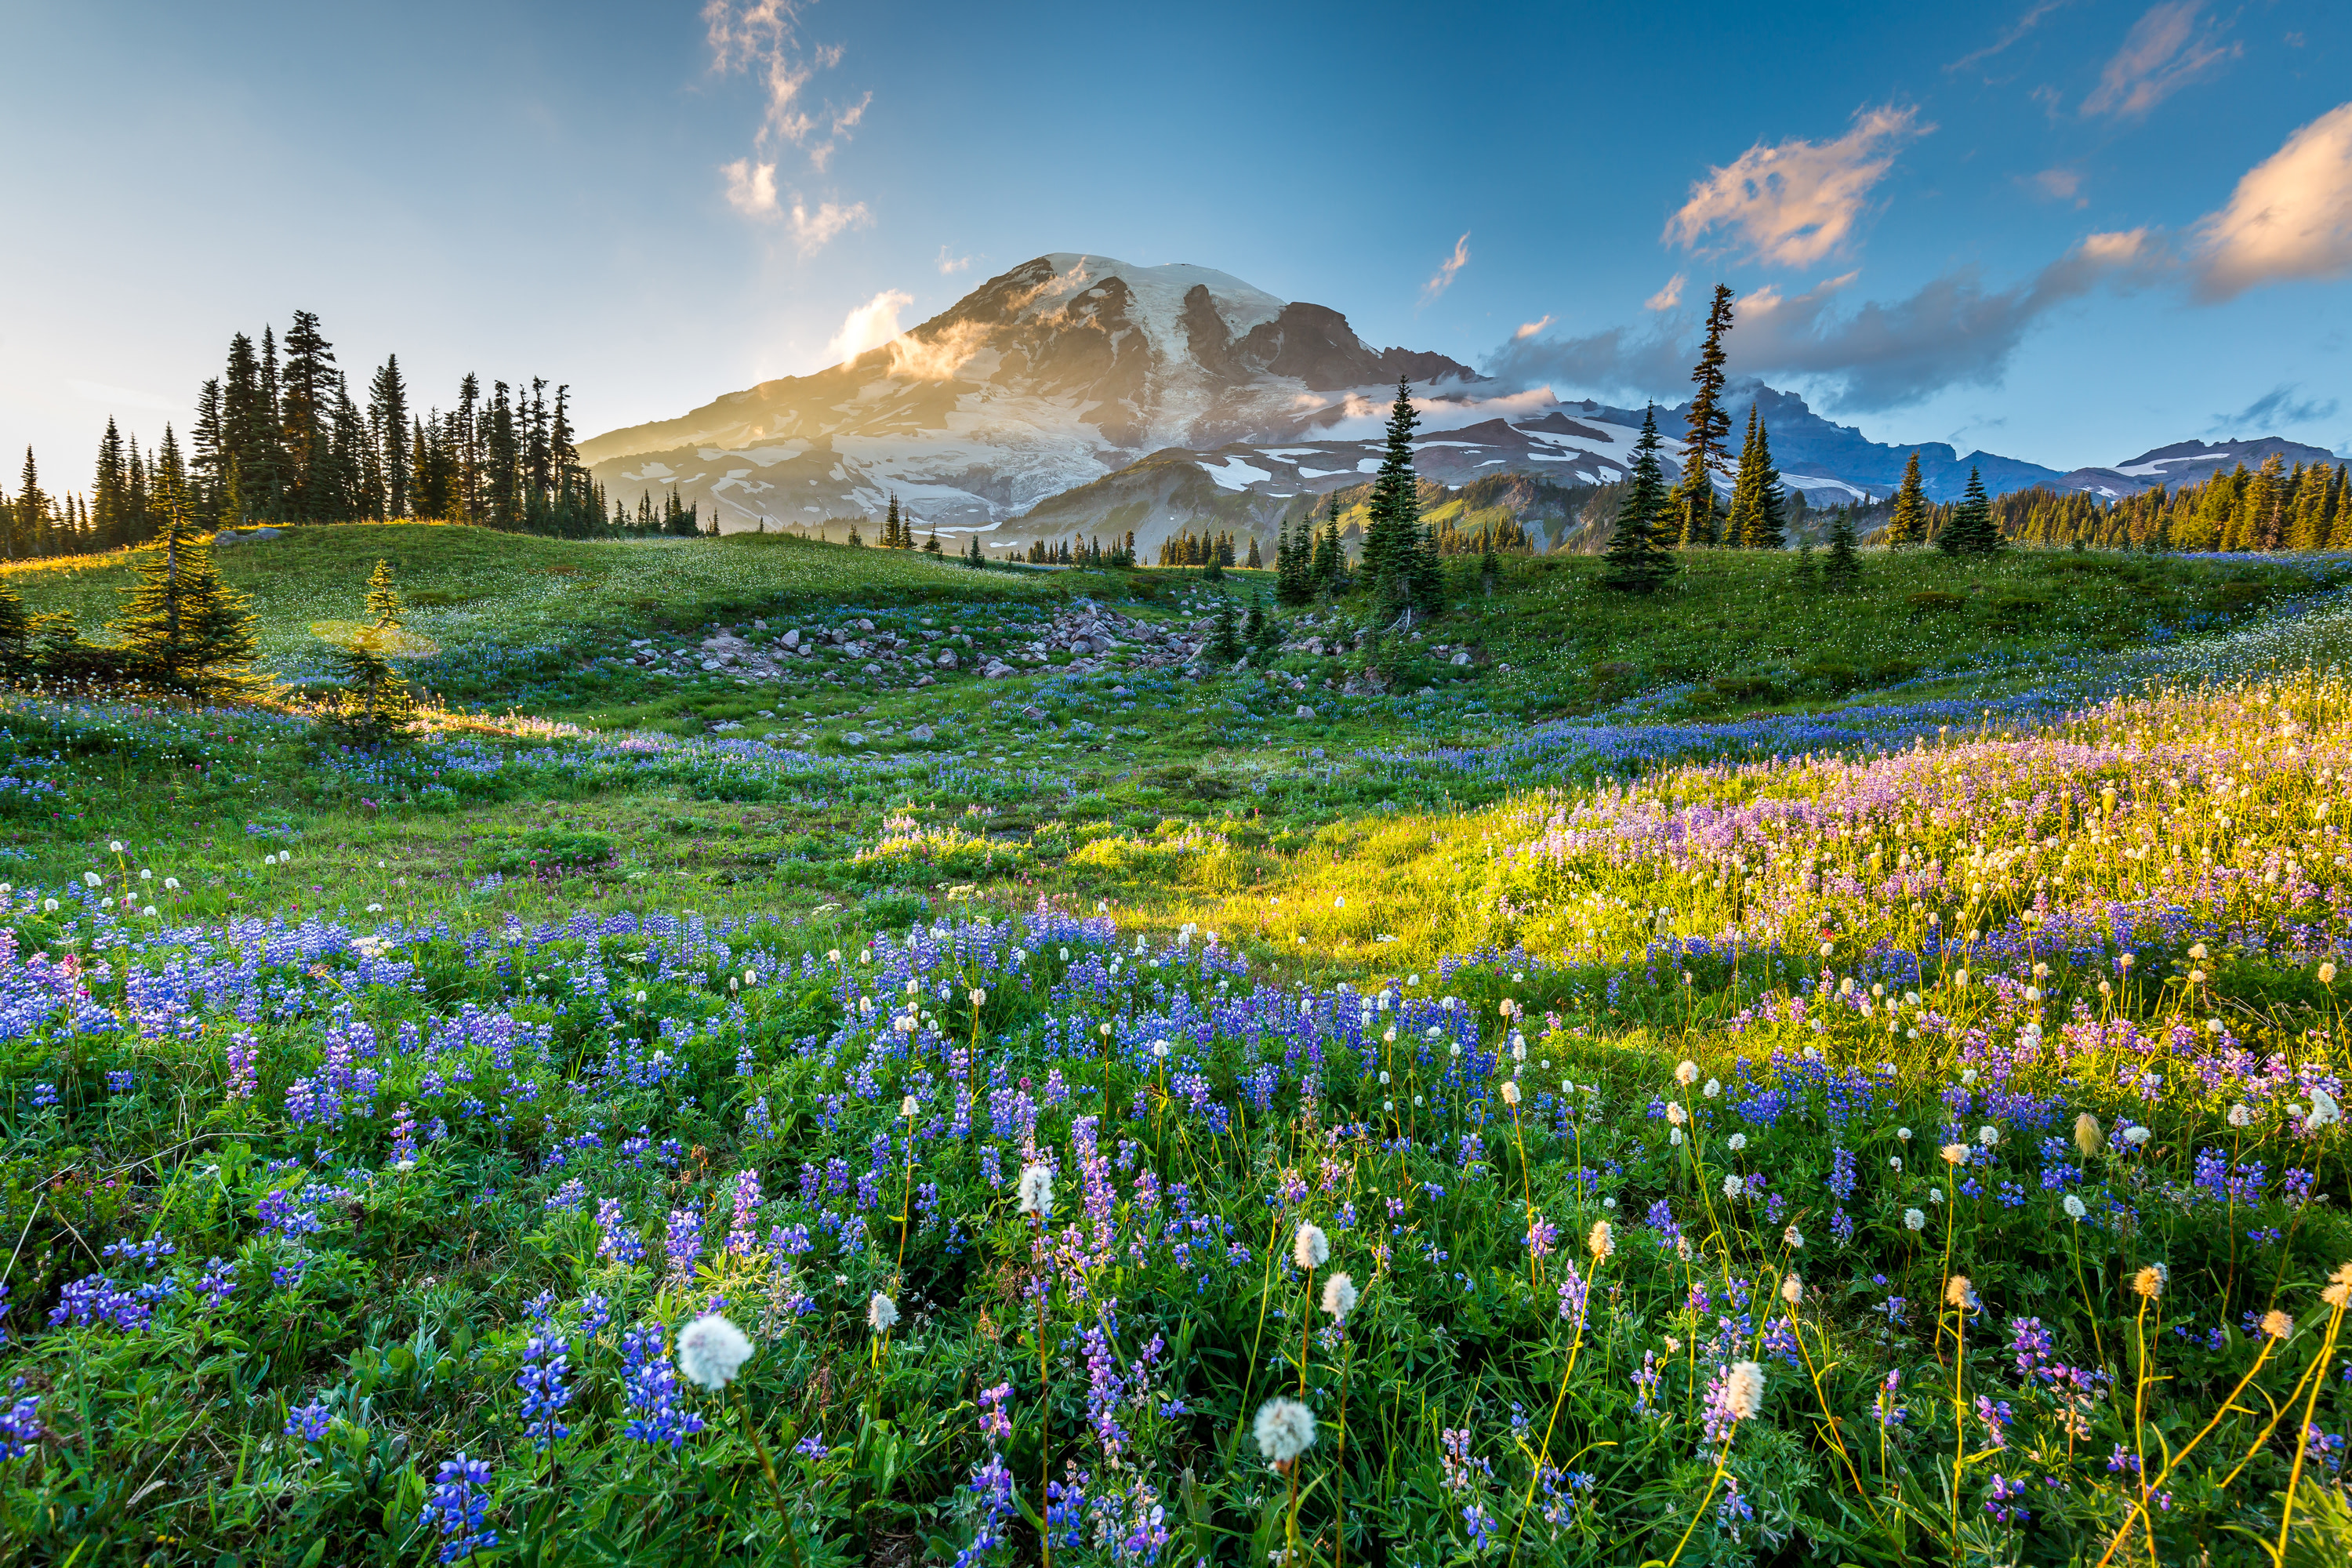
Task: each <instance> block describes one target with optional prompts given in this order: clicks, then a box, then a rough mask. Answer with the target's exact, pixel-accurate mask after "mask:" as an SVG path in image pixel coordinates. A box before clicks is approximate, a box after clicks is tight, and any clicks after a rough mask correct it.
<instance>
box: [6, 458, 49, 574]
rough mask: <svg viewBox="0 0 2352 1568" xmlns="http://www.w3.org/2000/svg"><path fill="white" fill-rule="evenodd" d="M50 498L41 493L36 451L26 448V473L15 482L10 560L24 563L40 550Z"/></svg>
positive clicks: (9, 550)
mask: <svg viewBox="0 0 2352 1568" xmlns="http://www.w3.org/2000/svg"><path fill="white" fill-rule="evenodd" d="M48 516H49V498H48V497H47V495H45V494H44V493H42V490H41V470H40V468H39V467H38V466H37V464H36V463H35V462H34V461H33V448H31V447H26V448H25V470H24V472H23V473H22V474H20V475H18V476H17V479H16V516H15V518H14V519H13V520H12V526H11V527H10V528H9V530H8V559H9V560H11V561H22V560H24V559H26V557H28V556H30V555H32V554H34V553H35V552H37V551H38V550H39V548H40V540H41V534H42V531H43V530H44V528H45V527H46V525H47V521H48Z"/></svg>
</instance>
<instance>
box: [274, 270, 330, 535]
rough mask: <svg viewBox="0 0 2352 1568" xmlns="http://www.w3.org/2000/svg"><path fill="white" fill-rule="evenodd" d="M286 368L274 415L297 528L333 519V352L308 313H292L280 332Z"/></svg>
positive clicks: (317, 323) (316, 319) (309, 312)
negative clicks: (288, 472) (280, 429)
mask: <svg viewBox="0 0 2352 1568" xmlns="http://www.w3.org/2000/svg"><path fill="white" fill-rule="evenodd" d="M285 346H286V362H285V370H284V374H283V376H282V378H281V385H282V389H283V390H282V392H281V394H280V396H279V404H278V414H279V419H280V422H281V425H282V427H283V429H284V431H285V437H284V440H285V448H286V455H287V458H288V463H289V468H291V469H292V474H291V479H292V483H291V485H290V487H289V488H290V489H291V491H292V496H291V500H292V515H293V517H294V518H295V519H296V520H297V521H302V522H324V521H331V520H332V518H333V517H334V515H335V513H334V510H333V497H332V495H331V488H332V487H331V473H330V471H329V464H328V458H329V454H330V447H331V439H332V436H331V425H332V421H333V419H334V415H335V390H336V379H337V378H336V374H335V368H334V366H335V351H334V346H333V345H332V344H331V343H330V342H327V338H326V334H325V333H324V332H322V331H320V327H319V318H318V317H317V315H315V314H314V313H312V312H311V311H309V310H297V311H295V312H294V324H293V325H292V326H290V327H289V328H287V329H286V345H285Z"/></svg>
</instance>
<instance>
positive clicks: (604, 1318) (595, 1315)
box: [580, 1290, 613, 1339]
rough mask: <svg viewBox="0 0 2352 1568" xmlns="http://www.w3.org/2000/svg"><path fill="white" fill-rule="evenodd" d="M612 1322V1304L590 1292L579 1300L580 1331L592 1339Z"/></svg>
mask: <svg viewBox="0 0 2352 1568" xmlns="http://www.w3.org/2000/svg"><path fill="white" fill-rule="evenodd" d="M611 1321H613V1312H612V1303H611V1302H610V1301H607V1300H604V1297H602V1296H600V1295H598V1294H597V1293H596V1292H595V1291H593V1290H591V1291H589V1292H588V1293H587V1294H586V1295H584V1296H583V1297H581V1298H580V1331H581V1332H582V1333H583V1334H585V1335H587V1336H588V1337H589V1338H591V1339H593V1338H594V1337H595V1336H596V1334H597V1333H598V1332H599V1331H601V1330H602V1329H603V1328H604V1325H605V1324H607V1323H609V1322H611Z"/></svg>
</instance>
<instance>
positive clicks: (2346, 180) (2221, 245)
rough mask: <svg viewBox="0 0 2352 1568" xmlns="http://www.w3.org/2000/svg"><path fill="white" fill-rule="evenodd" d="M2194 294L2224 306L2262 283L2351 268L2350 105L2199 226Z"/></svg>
mask: <svg viewBox="0 0 2352 1568" xmlns="http://www.w3.org/2000/svg"><path fill="white" fill-rule="evenodd" d="M2196 247H2197V251H2198V256H2197V262H2196V266H2197V291H2198V293H2199V294H2200V295H2201V296H2202V297H2203V298H2205V299H2208V300H2226V299H2229V298H2230V297H2231V296H2232V295H2234V294H2238V293H2240V292H2242V291H2243V290H2245V289H2251V288H2252V287H2254V286H2255V285H2256V284H2258V283H2273V282H2277V281H2279V280H2281V279H2289V278H2333V277H2337V276H2340V275H2341V274H2343V273H2344V272H2345V271H2347V270H2348V269H2352V103H2346V104H2340V105H2338V106H2337V107H2336V108H2335V109H2332V110H2328V111H2327V112H2326V114H2323V115H2321V116H2320V117H2319V118H2318V119H2316V120H2315V121H2312V122H2311V123H2310V124H2308V125H2305V126H2303V127H2301V128H2299V129H2298V130H2297V131H2296V132H2294V135H2292V136H2289V137H2288V138H2287V139H2286V143H2285V145H2284V146H2282V147H2281V148H2280V149H2279V150H2278V151H2277V152H2275V153H2272V154H2271V155H2270V156H2269V157H2268V158H2266V159H2264V160H2263V162H2262V163H2257V164H2255V165H2254V167H2253V168H2252V169H2251V170H2249V171H2247V173H2246V175H2245V177H2244V178H2243V179H2242V180H2240V181H2239V182H2238V188H2237V189H2236V190H2235V191H2234V192H2232V193H2231V196H2230V202H2229V205H2227V206H2225V207H2223V208H2222V209H2221V211H2219V212H2217V213H2213V214H2210V216H2207V217H2206V218H2205V220H2204V221H2203V222H2202V223H2200V224H2199V225H2198V226H2197V233H2196Z"/></svg>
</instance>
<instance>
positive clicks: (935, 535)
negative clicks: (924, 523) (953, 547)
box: [923, 522, 940, 555]
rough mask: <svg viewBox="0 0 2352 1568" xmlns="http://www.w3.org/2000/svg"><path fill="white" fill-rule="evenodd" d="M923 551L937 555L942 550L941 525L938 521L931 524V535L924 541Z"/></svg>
mask: <svg viewBox="0 0 2352 1568" xmlns="http://www.w3.org/2000/svg"><path fill="white" fill-rule="evenodd" d="M923 551H924V553H926V554H929V555H937V554H938V553H939V552H940V525H939V524H938V523H936V522H935V523H933V524H931V536H930V537H929V539H927V540H925V541H923Z"/></svg>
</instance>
